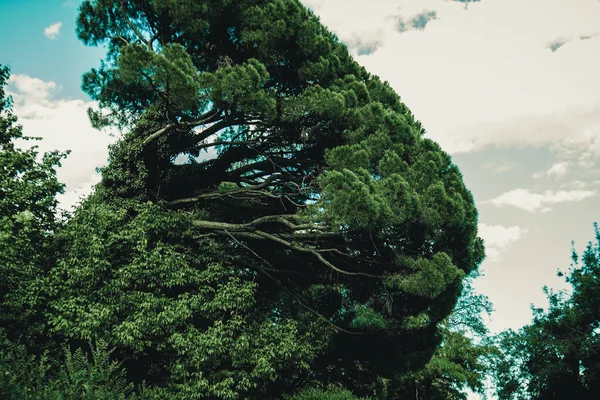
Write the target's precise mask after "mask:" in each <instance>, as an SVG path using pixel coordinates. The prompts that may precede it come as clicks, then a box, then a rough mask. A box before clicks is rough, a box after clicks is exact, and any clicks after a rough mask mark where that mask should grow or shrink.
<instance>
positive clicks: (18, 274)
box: [0, 65, 65, 340]
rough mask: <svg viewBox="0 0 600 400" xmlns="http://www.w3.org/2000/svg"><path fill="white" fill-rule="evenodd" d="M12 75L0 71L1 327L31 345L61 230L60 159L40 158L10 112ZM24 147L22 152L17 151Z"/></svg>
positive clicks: (4, 69) (55, 156)
mask: <svg viewBox="0 0 600 400" xmlns="http://www.w3.org/2000/svg"><path fill="white" fill-rule="evenodd" d="M9 75H10V70H9V68H8V67H6V66H2V65H0V326H1V327H2V328H3V329H4V332H5V334H6V335H7V336H8V337H9V338H10V339H17V338H20V339H23V340H30V339H31V340H32V339H33V337H34V336H36V335H40V334H41V333H42V330H43V323H42V322H41V320H40V318H41V315H40V312H39V311H40V309H39V308H38V307H36V306H37V305H39V304H42V303H43V302H42V301H40V299H39V297H38V296H39V293H40V291H39V286H38V284H39V282H40V280H39V278H40V276H41V275H42V274H43V273H44V271H45V270H47V269H48V268H49V266H50V265H49V261H50V259H51V254H52V246H51V233H52V232H53V231H55V230H56V229H57V227H58V226H59V221H58V219H57V218H56V205H57V201H56V194H57V193H61V192H62V191H63V185H62V184H61V183H59V182H58V180H57V179H56V170H55V168H56V167H58V166H60V160H61V159H62V158H63V157H64V156H65V154H63V153H59V152H56V151H55V152H50V153H45V154H43V155H41V156H40V154H39V153H38V151H37V147H36V146H30V147H29V148H26V147H27V146H26V144H27V141H33V140H39V139H38V138H33V137H28V136H24V135H23V132H22V127H21V126H20V125H17V117H16V115H15V114H14V113H13V111H12V99H11V97H10V96H8V95H7V93H6V91H5V90H6V89H5V86H6V84H7V82H8V78H9ZM19 145H20V146H23V147H25V148H20V147H19Z"/></svg>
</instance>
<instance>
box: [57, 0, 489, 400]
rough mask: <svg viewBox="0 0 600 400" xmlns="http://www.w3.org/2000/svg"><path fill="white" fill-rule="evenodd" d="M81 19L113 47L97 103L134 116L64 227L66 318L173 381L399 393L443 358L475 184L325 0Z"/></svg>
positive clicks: (157, 382) (244, 394) (468, 267)
mask: <svg viewBox="0 0 600 400" xmlns="http://www.w3.org/2000/svg"><path fill="white" fill-rule="evenodd" d="M77 33H78V35H79V37H80V38H81V39H82V40H83V42H84V43H86V44H88V45H104V46H106V48H107V56H106V59H105V60H104V61H103V62H102V64H101V65H100V67H99V68H97V69H93V70H91V71H90V72H88V73H87V74H86V75H85V76H84V79H83V89H84V90H85V91H86V92H87V93H88V94H89V95H90V96H91V97H92V98H93V99H94V100H96V101H97V102H98V104H99V106H100V109H98V110H90V112H89V114H90V117H91V120H92V122H93V123H94V124H95V125H96V126H98V127H100V126H104V125H107V124H113V125H117V126H119V127H121V128H122V130H123V132H124V135H123V138H122V139H121V140H120V141H119V142H118V143H116V144H115V145H113V146H112V147H111V149H110V156H109V157H110V160H109V164H108V165H107V166H106V167H105V168H104V169H103V170H102V181H101V182H100V184H99V185H98V186H97V188H96V191H95V193H94V194H93V195H91V196H90V198H89V199H88V200H87V201H86V202H84V204H82V205H81V207H80V208H79V210H78V211H77V212H76V213H75V215H74V217H73V218H72V220H71V221H70V223H69V224H68V226H67V227H66V228H65V229H64V230H62V231H61V233H60V234H59V235H58V236H59V237H58V238H57V240H58V242H59V243H60V246H61V250H60V257H59V259H58V260H57V262H56V267H55V268H54V269H53V270H52V272H51V273H50V275H49V277H48V282H47V285H46V286H47V288H48V294H47V295H48V296H50V297H51V298H52V300H51V301H50V303H49V304H50V307H51V310H52V311H51V312H50V313H49V318H50V326H51V327H52V330H53V332H54V333H55V334H57V335H64V336H65V337H67V338H69V339H70V340H73V341H87V340H99V339H102V340H103V341H106V342H107V343H108V344H109V345H110V346H114V347H115V349H116V350H115V352H114V353H113V354H114V356H115V357H119V358H120V359H122V360H123V361H124V363H123V365H124V367H125V368H126V369H127V371H128V373H129V378H130V379H132V380H133V381H134V382H136V383H139V382H142V381H145V382H146V384H148V385H150V387H155V388H157V390H159V389H160V390H167V391H168V392H169V393H170V394H169V396H172V397H173V398H178V397H179V398H189V399H192V398H199V399H204V398H211V399H213V398H218V399H236V398H265V399H268V398H281V396H282V394H292V393H296V392H297V391H298V390H301V389H303V388H308V387H312V386H316V387H320V388H327V387H329V386H330V385H334V386H340V385H341V386H344V387H346V388H347V389H349V390H351V391H352V392H354V393H355V394H356V395H358V396H370V395H377V396H379V398H386V397H388V396H391V393H393V392H394V391H393V389H394V388H393V387H391V386H393V384H394V383H393V382H394V380H393V379H392V378H395V377H397V376H399V375H401V374H404V373H407V372H408V371H412V370H415V369H418V368H420V367H422V366H423V365H424V364H425V363H426V362H427V361H428V360H429V358H430V357H431V355H432V353H433V352H434V351H435V348H436V346H437V345H438V344H439V341H440V335H439V333H438V329H437V326H438V324H439V323H440V322H441V321H442V320H444V318H446V317H447V316H448V314H449V313H450V311H451V310H452V309H453V307H454V305H455V304H456V301H457V298H458V296H459V294H460V292H461V282H462V279H463V278H464V277H465V276H466V274H469V273H471V272H472V271H474V270H475V269H476V268H477V266H478V264H479V263H480V262H481V260H482V258H483V246H482V241H481V240H480V239H479V238H477V212H476V209H475V206H474V202H473V198H472V195H471V193H470V192H469V191H468V190H467V189H466V188H465V186H464V183H463V181H462V176H461V174H460V172H459V170H458V168H457V167H456V166H455V165H454V164H453V163H452V161H451V158H450V157H449V156H448V155H447V154H446V153H444V152H443V151H442V150H441V149H440V147H439V146H438V145H437V144H436V143H434V142H433V141H431V140H429V139H427V138H425V137H424V133H425V131H424V129H423V128H422V127H421V124H420V123H419V122H418V121H417V120H416V119H415V118H414V116H413V115H412V114H411V113H410V111H409V110H408V108H407V107H406V106H405V105H404V104H403V103H402V102H401V101H400V99H399V97H398V95H397V94H396V93H395V92H394V91H393V90H392V89H391V88H390V86H389V85H388V84H387V83H383V82H381V81H380V80H379V78H377V77H376V76H373V75H371V74H369V73H368V72H367V71H365V69H364V68H362V67H361V66H359V65H358V64H357V63H356V62H355V61H354V60H352V58H351V57H350V55H349V54H348V51H347V48H346V47H345V46H344V45H343V44H342V43H340V42H339V41H338V40H337V38H336V37H335V36H334V35H333V34H331V33H330V32H329V31H327V29H326V28H324V27H323V26H322V25H321V23H320V22H319V20H318V18H316V17H315V16H314V15H313V14H312V13H311V12H310V11H308V10H307V9H306V8H305V7H304V6H302V4H301V3H300V2H298V1H296V0H272V1H267V0H242V1H231V0H225V1H223V0H220V1H216V0H207V1H192V0H189V1H175V0H153V1H146V0H144V1H141V0H131V1H121V0H93V1H84V2H83V3H82V5H81V6H80V13H79V19H78V24H77ZM390 385H391V386H390ZM316 390H320V389H316ZM386 393H387V394H386Z"/></svg>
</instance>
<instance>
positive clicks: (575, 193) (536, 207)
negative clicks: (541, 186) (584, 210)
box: [488, 189, 596, 212]
mask: <svg viewBox="0 0 600 400" xmlns="http://www.w3.org/2000/svg"><path fill="white" fill-rule="evenodd" d="M595 194H596V191H593V190H557V191H554V190H546V191H545V192H542V193H532V192H531V191H529V190H528V189H514V190H511V191H509V192H506V193H503V194H501V195H500V196H498V197H496V198H494V199H491V200H488V202H490V203H492V204H493V205H495V206H496V207H506V206H511V207H517V208H520V209H523V210H525V211H529V212H537V211H540V212H548V211H550V210H551V208H550V207H549V206H550V205H553V204H559V203H567V202H577V201H582V200H585V199H587V198H589V197H592V196H594V195H595Z"/></svg>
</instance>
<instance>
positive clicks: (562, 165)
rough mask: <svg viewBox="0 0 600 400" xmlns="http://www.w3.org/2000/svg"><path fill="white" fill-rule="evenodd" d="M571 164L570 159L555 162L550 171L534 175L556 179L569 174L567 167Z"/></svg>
mask: <svg viewBox="0 0 600 400" xmlns="http://www.w3.org/2000/svg"><path fill="white" fill-rule="evenodd" d="M570 164H571V163H570V162H568V161H562V162H557V163H554V164H552V166H551V167H550V169H548V171H544V172H536V173H535V174H533V177H534V178H536V179H539V178H542V177H544V176H547V177H548V178H554V179H558V178H562V177H563V176H565V175H566V174H567V169H568V168H569V165H570Z"/></svg>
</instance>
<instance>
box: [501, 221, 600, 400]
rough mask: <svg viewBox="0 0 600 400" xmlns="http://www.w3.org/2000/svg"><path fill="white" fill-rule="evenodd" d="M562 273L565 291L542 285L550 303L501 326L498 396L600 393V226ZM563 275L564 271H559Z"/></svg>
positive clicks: (595, 395)
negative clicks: (524, 321) (517, 323)
mask: <svg viewBox="0 0 600 400" xmlns="http://www.w3.org/2000/svg"><path fill="white" fill-rule="evenodd" d="M594 227H595V233H596V240H595V242H590V243H589V244H588V246H587V248H586V249H585V251H584V252H583V253H582V254H581V255H579V254H578V253H577V252H575V251H573V254H572V260H573V264H572V268H571V270H570V271H569V272H568V273H567V274H566V281H567V283H569V284H570V285H571V290H570V292H564V291H563V292H555V291H551V290H549V289H547V288H545V289H544V290H545V292H546V294H547V295H548V301H549V307H548V309H547V310H545V309H542V308H534V309H533V312H534V313H533V321H532V322H531V324H529V325H526V326H524V327H523V328H521V329H520V330H519V331H516V332H515V331H512V330H509V331H506V332H503V333H502V334H501V335H500V336H499V338H498V343H499V347H500V349H501V350H502V352H501V354H500V356H499V357H498V360H497V362H496V366H495V367H494V368H493V371H494V379H495V383H496V391H497V395H498V397H499V398H500V399H507V400H509V399H564V398H567V397H574V398H578V399H596V398H598V396H599V395H600V340H599V339H600V335H599V334H600V303H599V299H600V297H599V294H600V229H599V228H598V225H597V224H595V225H594ZM559 275H561V276H563V275H565V273H563V272H560V273H559Z"/></svg>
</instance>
